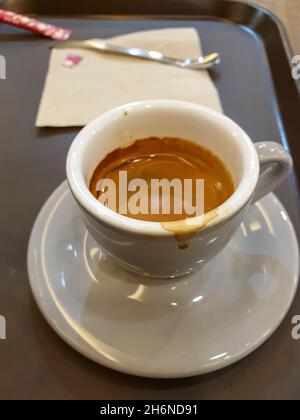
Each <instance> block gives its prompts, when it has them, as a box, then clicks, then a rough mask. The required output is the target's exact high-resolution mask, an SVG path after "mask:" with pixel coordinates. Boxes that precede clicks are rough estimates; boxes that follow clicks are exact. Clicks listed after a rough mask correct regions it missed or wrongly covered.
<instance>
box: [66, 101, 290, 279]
mask: <svg viewBox="0 0 300 420" xmlns="http://www.w3.org/2000/svg"><path fill="white" fill-rule="evenodd" d="M149 137H159V138H163V137H173V138H180V139H184V140H189V141H192V142H194V143H196V144H199V145H201V146H203V147H205V148H206V149H209V150H210V151H211V152H213V153H214V154H215V155H217V156H218V157H219V158H220V159H221V160H222V161H223V162H224V164H225V165H226V167H227V168H228V170H229V171H230V173H231V176H232V179H233V182H234V187H235V191H234V193H233V195H232V196H231V197H230V198H229V199H228V200H227V201H225V202H224V203H223V204H222V205H220V206H219V207H218V208H217V209H215V210H214V211H213V213H211V214H206V215H204V216H199V217H200V218H201V220H200V219H199V217H198V218H191V219H188V222H187V224H186V226H184V227H182V224H180V223H179V224H177V225H174V230H169V229H166V228H165V227H164V226H162V225H161V224H160V223H159V222H148V221H141V220H136V219H133V218H129V217H126V216H124V215H121V214H118V213H116V212H114V211H112V210H110V209H109V208H108V207H106V206H104V205H103V204H101V203H100V202H99V201H98V200H97V199H96V198H95V197H94V196H93V195H92V194H91V192H90V191H89V182H90V179H91V177H92V174H93V172H94V170H95V168H96V167H97V165H98V164H99V163H100V162H101V161H102V160H103V159H104V158H105V157H106V155H107V154H108V153H110V152H112V151H113V150H115V149H117V148H120V147H121V148H122V147H126V146H128V145H130V144H131V143H133V142H134V141H135V140H138V139H146V138H149ZM291 167H292V159H291V157H290V155H289V153H288V152H287V151H286V150H285V149H284V148H283V147H282V146H281V145H280V144H278V143H273V142H262V143H255V144H253V143H252V141H251V140H250V138H249V137H248V135H247V134H246V133H245V132H244V131H243V130H242V129H241V128H240V127H239V126H238V125H237V124H236V123H235V122H233V121H232V120H230V119H229V118H227V117H225V116H224V115H222V114H220V113H218V112H215V111H212V110H211V109H209V108H206V107H203V106H200V105H196V104H193V103H188V102H183V101H173V100H149V101H142V102H135V103H131V104H127V105H124V106H121V107H119V108H115V109H113V110H111V111H109V112H107V113H105V114H103V115H101V116H99V117H98V118H96V119H95V120H94V121H92V122H91V123H89V124H88V125H87V126H86V127H84V128H83V129H82V130H81V131H80V132H79V134H78V135H77V137H76V138H75V140H74V141H73V143H72V145H71V147H70V150H69V153H68V157H67V179H68V183H69V186H70V189H71V191H72V194H73V196H74V198H75V200H76V201H77V203H78V205H79V209H80V211H81V214H82V218H83V221H84V223H85V225H86V228H87V230H88V231H89V233H90V234H91V235H92V237H93V238H94V239H95V240H96V242H97V243H98V244H99V245H100V247H101V248H102V249H103V250H104V251H105V252H106V253H107V254H108V255H110V256H111V257H112V258H113V259H114V260H115V261H116V262H117V263H119V264H121V265H122V266H123V267H124V268H126V269H128V270H131V271H134V272H136V273H139V274H143V275H146V276H151V277H165V278H173V277H177V276H182V275H184V274H188V273H191V272H193V271H196V270H199V269H200V268H201V267H202V266H203V264H205V263H206V262H207V261H209V260H210V259H211V258H213V257H214V256H215V255H217V254H218V253H219V252H220V251H221V250H222V248H223V247H224V246H226V244H227V243H228V241H229V240H230V238H231V237H232V235H233V234H234V233H235V232H236V230H237V229H238V227H239V225H240V223H241V222H242V221H243V218H244V217H245V214H246V212H247V210H248V208H249V206H250V205H251V204H252V203H253V202H255V201H256V200H258V199H260V198H261V197H263V196H264V195H265V194H267V193H269V192H270V191H271V190H272V189H274V188H275V187H276V186H277V185H278V184H279V183H280V182H281V181H282V180H283V179H284V178H285V177H286V176H287V174H288V172H289V171H290V169H291ZM174 223H176V222H174ZM176 229H178V232H177V230H176ZM185 229H186V230H185ZM174 232H175V233H176V232H177V233H178V234H174ZM180 235H181V236H182V237H185V238H186V241H187V243H186V246H184V247H182V246H180V244H179V243H178V237H179V236H180Z"/></svg>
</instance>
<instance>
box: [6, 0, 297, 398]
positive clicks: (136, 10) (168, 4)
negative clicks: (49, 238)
mask: <svg viewBox="0 0 300 420" xmlns="http://www.w3.org/2000/svg"><path fill="white" fill-rule="evenodd" d="M0 7H2V8H5V7H7V8H9V9H10V10H13V11H16V12H22V13H28V14H31V15H36V16H38V17H39V18H44V19H45V20H47V21H49V22H52V23H57V24H59V25H62V26H65V27H69V28H71V29H73V35H72V37H73V38H77V39H80V38H82V39H83V38H92V37H109V36H113V35H117V34H122V33H126V32H133V31H139V30H144V29H154V28H163V27H182V26H193V27H195V28H196V29H197V30H198V31H199V34H200V36H201V41H202V44H203V49H204V52H209V51H213V50H218V51H220V53H221V56H222V63H221V65H220V66H219V67H218V69H217V70H215V72H214V73H212V77H213V78H214V81H215V84H216V86H217V88H218V90H219V93H220V97H221V100H222V103H223V107H224V112H225V114H226V115H228V116H229V117H231V118H232V119H234V120H235V121H236V122H237V123H238V124H240V125H241V126H242V127H243V128H244V129H245V130H246V131H247V132H248V133H249V135H250V137H251V138H252V139H254V140H255V141H262V140H273V141H278V142H281V143H283V144H284V145H285V146H286V147H289V148H290V150H291V153H292V155H293V158H294V162H295V171H294V173H293V174H292V175H291V177H290V179H289V181H287V182H286V183H285V184H284V185H283V186H281V187H280V188H279V189H278V190H277V191H276V193H277V195H278V196H279V198H280V199H281V201H282V202H283V203H284V205H285V206H286V208H287V210H288V211H289V214H290V216H291V218H292V220H293V223H294V225H295V228H296V230H297V233H298V237H299V234H300V223H299V208H300V207H299V194H298V188H297V177H298V179H300V153H299V133H300V118H299V110H300V95H299V93H300V87H299V83H298V82H297V81H295V80H293V79H292V76H291V57H292V52H291V49H290V46H289V42H288V40H287V37H286V33H285V30H284V28H283V26H282V25H281V23H280V22H279V21H278V20H277V19H276V18H275V17H274V16H273V15H272V14H270V13H269V12H267V11H265V10H263V9H261V8H259V7H256V6H254V5H251V4H246V3H241V2H235V1H227V0H210V1H209V0H202V1H197V0H186V1H182V0H143V1H138V0H134V1H133V0H131V1H126V2H125V1H121V0H110V1H107V2H104V1H103V2H101V1H96V0H94V1H92V0H88V1H87V0H85V1H80V2H79V1H63V2H59V1H57V2H53V0H44V1H42V0H40V1H24V0H22V1H21V0H20V1H2V2H1V1H0ZM51 43H52V42H51V40H48V39H46V38H39V37H37V36H35V35H32V34H30V33H28V32H25V31H22V30H20V29H17V28H13V27H9V26H6V25H0V54H2V55H4V56H5V58H6V62H7V79H6V80H1V81H0V92H1V94H0V102H1V113H0V127H1V144H0V174H1V176H0V187H1V196H2V197H3V198H2V203H1V204H2V205H1V209H0V215H1V217H0V232H1V242H2V246H3V250H2V252H1V253H0V275H1V281H0V314H3V315H5V316H6V318H7V330H8V339H7V340H6V341H2V342H0V372H1V374H0V398H71V399H73V398H96V399H100V398H101V399H105V398H108V399H110V398H112V399H113V398H139V399H142V398H145V399H147V398H151V399H163V398H170V399H174V398H183V399H187V398H196V399H200V398H221V399H223V398H243V399H244V398H299V397H300V382H299V380H298V378H299V377H300V356H299V355H300V342H297V341H294V340H292V338H291V318H292V316H293V315H296V314H300V299H299V298H300V296H299V292H298V295H297V297H296V299H295V302H294V304H293V307H292V309H291V311H290V313H289V315H288V316H287V318H286V320H285V321H284V323H283V324H282V325H281V327H280V328H279V329H278V331H277V332H276V333H275V334H274V335H273V336H272V338H271V339H270V340H269V341H268V342H267V343H266V344H265V345H264V346H262V347H261V348H260V349H259V350H258V351H256V352H255V353H254V354H252V355H251V356H249V357H247V358H246V359H244V360H243V361H241V362H239V363H238V364H237V365H235V366H232V367H230V368H227V369H225V370H223V371H221V372H217V373H214V374H210V375H207V376H203V377H198V378H193V379H185V380H168V381H167V380H164V381H158V380H146V379H141V378H135V377H130V376H126V375H123V374H120V373H117V372H113V371H110V370H108V369H106V368H104V367H101V366H98V365H96V364H94V363H92V362H90V361H88V360H86V359H85V358H84V357H82V356H80V355H79V354H77V353H76V352H75V351H73V350H72V349H71V348H69V347H68V346H67V345H66V344H65V343H64V342H62V341H61V339H60V338H58V337H57V336H56V334H55V333H54V332H53V331H52V330H51V328H49V327H48V326H47V324H46V321H44V319H43V317H42V315H40V313H39V311H38V309H37V308H36V305H35V303H34V301H33V299H32V297H31V293H30V289H29V284H28V279H27V272H26V249H27V243H28V237H29V233H30V229H31V227H32V224H33V222H34V219H35V217H36V215H37V213H38V211H39V209H40V207H41V206H42V204H43V203H44V201H45V200H46V199H47V197H48V196H49V194H50V193H51V192H52V191H53V190H54V189H55V188H56V187H57V186H58V185H59V184H60V183H61V182H62V181H63V180H64V179H65V158H66V154H67V150H68V148H69V146H70V143H71V141H72V139H73V138H74V136H75V134H76V133H77V132H78V128H74V129H73V128H66V129H58V128H55V129H50V128H45V129H36V128H35V127H34V121H35V116H36V112H37V108H38V104H39V100H40V96H41V90H42V87H43V84H44V78H45V75H46V71H47V65H48V58H49V49H48V46H49V45H50V44H51Z"/></svg>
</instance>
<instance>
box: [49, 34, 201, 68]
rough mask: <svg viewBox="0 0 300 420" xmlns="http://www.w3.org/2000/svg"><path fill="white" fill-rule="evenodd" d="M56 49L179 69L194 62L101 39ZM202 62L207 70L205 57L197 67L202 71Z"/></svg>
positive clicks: (61, 46) (74, 42)
mask: <svg viewBox="0 0 300 420" xmlns="http://www.w3.org/2000/svg"><path fill="white" fill-rule="evenodd" d="M55 48H88V49H92V50H95V51H101V52H104V53H111V54H119V55H125V56H130V57H136V58H143V59H146V60H152V61H158V62H160V63H165V64H170V65H174V66H178V67H186V68H188V67H189V65H186V62H187V61H190V62H191V61H192V60H186V59H180V58H174V57H169V56H166V55H164V54H162V53H161V52H159V51H147V50H143V49H141V48H133V47H121V46H118V45H112V44H108V43H107V42H105V41H102V40H101V39H89V40H84V41H68V42H63V43H60V44H57V45H56V46H55ZM201 61H203V69H204V68H207V67H208V66H207V65H205V64H204V62H205V57H199V58H198V65H197V66H198V69H201V63H199V62H201Z"/></svg>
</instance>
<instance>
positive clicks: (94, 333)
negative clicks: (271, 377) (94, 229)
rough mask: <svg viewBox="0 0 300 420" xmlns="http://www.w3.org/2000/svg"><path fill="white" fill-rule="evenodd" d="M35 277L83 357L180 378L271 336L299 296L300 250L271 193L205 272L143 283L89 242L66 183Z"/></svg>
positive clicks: (42, 233) (38, 291)
mask: <svg viewBox="0 0 300 420" xmlns="http://www.w3.org/2000/svg"><path fill="white" fill-rule="evenodd" d="M28 272H29V278H30V284H31V288H32V291H33V294H34V297H35V299H36V302H37V304H38V305H39V307H40V309H41V311H42V313H43V314H44V316H45V318H46V319H47V321H48V322H49V324H50V325H51V326H52V327H53V329H54V330H55V331H56V332H57V333H58V334H59V335H60V336H61V337H62V338H63V339H64V340H65V341H66V342H67V343H68V344H70V345H71V346H72V347H74V348H75V349H76V350H78V351H79V352H80V353H82V354H84V355H85V356H87V357H89V358H90V359H92V360H94V361H96V362H98V363H101V364H103V365H105V366H108V367H111V368H113V369H116V370H120V371H122V372H126V373H131V374H135V375H140V376H148V377H160V378H174V377H185V376H193V375H198V374H203V373H206V372H211V371H214V370H217V369H220V368H222V367H224V366H227V365H230V364H232V363H234V362H236V361H238V360H240V359H241V358H243V357H245V356H246V355H248V354H249V353H251V352H252V351H253V350H255V349H256V348H257V347H259V346H260V345H261V344H262V343H263V342H264V341H265V340H266V339H267V338H268V337H270V335H271V334H272V333H273V332H274V331H275V329H276V328H277V327H278V326H279V324H280V323H281V321H282V320H283V318H284V317H285V315H286V314H287V311H288V309H289V307H290V305H291V303H292V300H293V298H294V296H295V292H296V288H297V284H298V275H299V252H298V244H297V240H296V235H295V232H294V229H293V226H292V224H291V222H290V219H289V217H288V215H287V213H286V211H285V209H284V208H283V206H282V205H281V204H280V202H279V201H278V199H277V198H276V197H275V196H274V195H273V194H270V195H268V196H267V197H265V198H264V199H263V200H261V201H260V202H259V203H257V204H255V205H254V206H252V208H251V210H250V212H249V214H248V217H247V219H246V220H245V222H244V223H243V224H242V225H241V227H240V229H239V231H238V232H237V233H236V235H235V236H234V238H233V239H232V240H231V242H230V244H229V245H228V246H227V247H226V248H225V249H224V250H223V251H222V252H221V254H219V255H218V256H217V257H216V258H215V259H214V260H212V261H211V262H210V263H208V264H207V265H206V266H205V267H204V268H203V269H202V271H201V272H198V273H194V274H191V275H190V276H187V277H182V278H180V279H177V280H157V279H149V278H148V279H147V278H144V277H139V276H137V275H135V274H131V273H129V272H126V271H124V270H123V269H122V268H119V267H118V266H117V265H115V264H114V263H112V262H111V260H110V258H108V257H107V256H106V255H105V254H104V253H103V251H101V249H100V248H99V246H98V245H97V244H96V243H95V242H94V241H93V239H92V238H91V237H90V236H89V235H88V234H87V231H86V229H85V228H84V226H83V224H82V222H81V219H80V215H79V211H78V209H77V206H76V204H75V202H74V201H73V197H72V196H71V194H70V192H69V189H68V187H67V184H66V183H63V184H62V185H61V186H60V187H59V188H58V189H57V190H56V191H55V192H54V193H53V194H52V195H51V197H50V198H49V200H48V201H47V202H46V204H45V205H44V207H43V209H42V210H41V212H40V214H39V216H38V218H37V220H36V222H35V225H34V227H33V230H32V234H31V238H30V242H29V249H28Z"/></svg>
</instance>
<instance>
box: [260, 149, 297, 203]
mask: <svg viewBox="0 0 300 420" xmlns="http://www.w3.org/2000/svg"><path fill="white" fill-rule="evenodd" d="M254 146H255V148H256V151H257V154H258V159H259V165H260V175H259V178H258V182H257V185H256V189H255V192H254V194H253V197H252V203H255V201H257V200H259V199H260V198H262V197H263V196H265V195H266V194H268V193H269V192H271V191H273V190H274V188H276V187H277V186H278V185H279V184H280V183H281V182H282V181H283V180H284V179H285V178H286V177H287V175H288V173H289V172H290V170H291V169H292V167H293V161H292V158H291V156H290V154H289V153H288V152H287V150H285V149H284V147H283V146H282V145H281V144H279V143H275V142H271V141H266V142H260V143H255V144H254Z"/></svg>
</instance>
